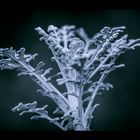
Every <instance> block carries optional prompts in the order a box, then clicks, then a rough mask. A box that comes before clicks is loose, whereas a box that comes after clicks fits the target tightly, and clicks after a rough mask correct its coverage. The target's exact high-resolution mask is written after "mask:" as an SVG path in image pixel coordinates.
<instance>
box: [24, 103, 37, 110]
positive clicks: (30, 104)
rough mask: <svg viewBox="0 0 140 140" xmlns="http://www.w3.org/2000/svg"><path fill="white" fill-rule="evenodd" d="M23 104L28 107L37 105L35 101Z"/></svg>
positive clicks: (33, 107)
mask: <svg viewBox="0 0 140 140" xmlns="http://www.w3.org/2000/svg"><path fill="white" fill-rule="evenodd" d="M25 106H26V107H28V108H29V109H35V108H36V106H37V101H34V102H33V103H28V104H25Z"/></svg>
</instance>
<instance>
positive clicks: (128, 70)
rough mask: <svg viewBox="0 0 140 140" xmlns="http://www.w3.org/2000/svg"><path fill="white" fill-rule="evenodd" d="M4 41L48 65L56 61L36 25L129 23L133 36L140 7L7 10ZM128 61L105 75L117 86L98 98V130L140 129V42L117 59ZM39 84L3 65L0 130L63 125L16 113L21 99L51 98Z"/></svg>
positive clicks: (93, 28) (138, 30) (139, 27)
mask: <svg viewBox="0 0 140 140" xmlns="http://www.w3.org/2000/svg"><path fill="white" fill-rule="evenodd" d="M0 19H1V20H0V28H1V29H0V47H10V46H13V47H14V48H16V49H19V48H20V47H25V48H26V50H27V53H35V52H37V53H39V56H38V57H37V59H36V62H38V61H40V60H43V61H44V62H46V68H48V67H54V69H55V70H54V72H55V71H57V66H56V63H54V62H52V61H51V60H50V57H51V56H52V55H51V53H50V52H49V50H48V49H47V47H46V46H45V44H44V43H43V42H40V41H39V35H38V34H37V33H36V31H35V30H34V28H35V27H38V26H41V27H42V28H43V29H44V30H46V29H47V26H48V25H50V24H53V25H55V26H58V27H60V26H62V25H64V24H68V25H71V24H72V25H76V26H77V28H78V27H83V28H84V29H85V30H86V31H87V33H88V34H89V36H92V35H94V34H95V33H97V32H98V31H99V30H100V29H102V28H103V27H104V26H110V27H115V26H126V27H127V29H126V33H127V34H128V35H129V38H140V10H90V11H86V10H85V11H84V10H83V11H81V10H25V11H24V10H17V11H16V10H15V11H13V10H9V11H8V12H7V11H6V10H5V11H4V10H3V11H1V13H0ZM118 62H119V63H125V65H126V67H125V68H121V69H118V70H116V71H114V72H112V73H111V74H110V76H109V77H108V78H107V79H106V81H107V82H110V83H112V84H113V86H114V89H113V90H110V91H109V92H105V94H103V95H102V96H100V97H98V98H96V102H99V103H100V106H99V107H98V108H97V109H96V111H95V115H94V117H95V119H94V120H93V125H92V126H91V128H92V129H94V130H99V131H100V130H101V131H110V130H138V129H139V128H140V48H137V49H136V50H135V51H128V52H127V53H126V54H123V55H122V56H121V57H120V58H119V59H118ZM36 89H38V86H37V85H36V84H35V83H34V82H32V80H31V79H30V78H29V77H24V76H21V77H17V76H16V72H15V71H6V70H5V71H0V130H2V131H3V130H5V131H9V130H10V131H12V130H16V131H18V130H32V131H33V130H39V131H46V130H59V128H57V127H56V126H54V125H53V124H50V123H49V122H48V121H46V120H38V121H35V120H33V121H31V120H30V119H29V118H30V116H31V115H24V116H18V114H17V113H13V112H12V111H11V108H12V107H14V106H15V105H17V104H18V103H19V102H23V103H28V102H33V101H35V100H36V101H38V105H39V106H42V105H45V104H46V103H47V104H49V108H50V111H51V110H52V108H53V107H54V105H52V102H51V101H50V100H49V99H47V98H46V97H43V96H42V95H40V94H39V93H36Z"/></svg>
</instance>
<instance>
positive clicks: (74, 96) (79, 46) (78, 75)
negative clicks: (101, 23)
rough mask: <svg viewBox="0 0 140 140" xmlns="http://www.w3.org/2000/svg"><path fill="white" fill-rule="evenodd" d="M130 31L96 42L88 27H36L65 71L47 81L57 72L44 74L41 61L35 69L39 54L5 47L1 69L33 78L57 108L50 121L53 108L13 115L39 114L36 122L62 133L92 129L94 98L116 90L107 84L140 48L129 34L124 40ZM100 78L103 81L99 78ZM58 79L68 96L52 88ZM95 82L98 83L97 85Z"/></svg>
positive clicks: (103, 34) (31, 107) (27, 108)
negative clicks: (122, 61) (123, 57)
mask: <svg viewBox="0 0 140 140" xmlns="http://www.w3.org/2000/svg"><path fill="white" fill-rule="evenodd" d="M124 29H125V27H124V26H121V27H115V28H110V27H104V28H103V29H102V30H101V31H100V32H99V33H97V34H95V35H94V36H93V37H90V38H89V37H88V35H87V34H86V33H85V31H84V29H83V28H80V29H75V26H68V25H65V26H62V27H61V28H57V27H55V26H53V25H50V26H49V27H48V29H47V32H45V31H44V30H43V29H42V28H40V27H37V28H36V29H35V30H36V31H37V32H38V33H39V35H40V36H41V38H40V40H41V41H44V42H45V43H46V46H47V47H48V48H49V49H50V50H51V52H52V54H53V57H52V60H54V61H56V63H57V65H58V67H59V70H60V72H58V73H56V74H55V75H52V76H48V74H49V73H50V72H51V70H52V68H48V69H46V70H45V69H43V66H44V65H45V63H44V62H43V61H41V62H39V63H38V64H37V66H36V67H33V66H31V64H30V61H31V60H34V59H35V57H36V56H37V54H33V55H31V54H25V48H21V49H20V50H18V51H16V50H14V49H13V48H12V47H11V48H0V57H1V59H0V68H1V70H3V69H10V70H13V69H15V70H17V71H18V72H19V73H18V76H20V75H28V76H30V77H31V78H32V79H33V80H34V81H35V82H36V83H37V84H38V85H39V86H40V89H38V90H37V91H38V92H40V93H41V94H43V95H44V96H47V97H48V98H50V99H51V100H52V101H53V102H54V103H55V104H56V105H57V108H56V109H55V110H54V112H53V113H54V114H57V115H58V117H54V118H53V117H51V115H49V113H48V111H47V107H48V105H45V106H43V107H41V108H38V107H37V101H34V102H33V103H27V104H23V103H19V104H18V105H17V106H15V107H14V108H13V109H12V111H14V112H15V111H18V112H21V113H20V115H23V114H24V113H36V115H34V116H32V117H31V119H41V118H43V119H47V120H49V121H50V122H51V123H53V124H55V125H56V126H58V127H59V128H61V129H62V130H64V131H66V130H71V129H72V130H75V131H78V130H81V131H83V130H85V131H87V130H90V125H91V121H92V119H93V113H94V110H95V108H96V107H97V106H99V104H95V97H96V96H97V95H101V94H102V92H103V91H104V90H109V89H110V88H113V86H112V85H111V84H109V83H106V82H105V78H106V77H107V76H108V74H109V73H110V72H112V71H114V70H115V69H118V68H121V67H124V64H119V65H116V64H115V61H116V59H117V58H118V56H120V54H122V53H124V52H125V51H126V50H130V49H132V50H134V49H135V47H136V46H140V39H128V35H127V34H125V35H123V36H120V33H122V32H123V31H124ZM97 78H98V79H97ZM52 79H55V80H56V82H57V85H58V86H62V85H65V87H66V92H62V91H59V90H58V88H57V87H55V86H54V85H53V83H52ZM95 79H96V80H95Z"/></svg>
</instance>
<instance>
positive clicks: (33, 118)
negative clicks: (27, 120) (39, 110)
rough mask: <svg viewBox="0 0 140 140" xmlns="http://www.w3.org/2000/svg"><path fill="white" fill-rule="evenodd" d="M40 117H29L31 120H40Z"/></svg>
mask: <svg viewBox="0 0 140 140" xmlns="http://www.w3.org/2000/svg"><path fill="white" fill-rule="evenodd" d="M41 118H42V117H41V116H39V115H34V116H32V117H31V120H38V119H41Z"/></svg>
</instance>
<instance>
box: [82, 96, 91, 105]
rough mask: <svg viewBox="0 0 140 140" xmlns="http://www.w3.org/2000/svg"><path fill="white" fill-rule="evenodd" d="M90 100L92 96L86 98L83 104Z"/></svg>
mask: <svg viewBox="0 0 140 140" xmlns="http://www.w3.org/2000/svg"><path fill="white" fill-rule="evenodd" d="M90 98H91V96H88V97H86V98H85V99H84V100H83V103H85V102H88V101H90Z"/></svg>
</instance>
